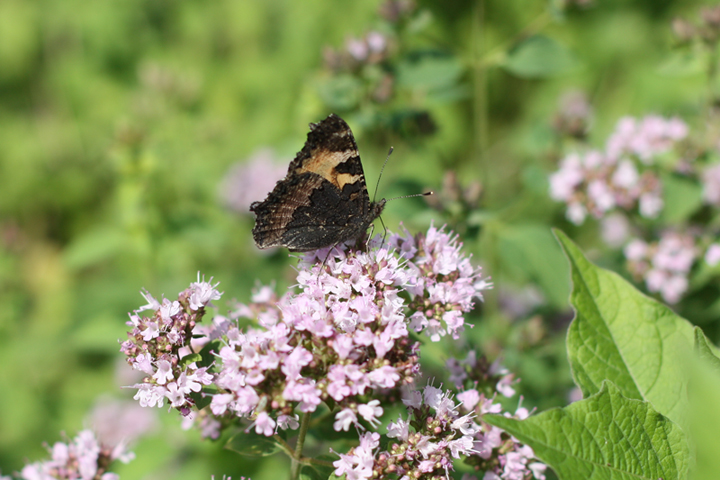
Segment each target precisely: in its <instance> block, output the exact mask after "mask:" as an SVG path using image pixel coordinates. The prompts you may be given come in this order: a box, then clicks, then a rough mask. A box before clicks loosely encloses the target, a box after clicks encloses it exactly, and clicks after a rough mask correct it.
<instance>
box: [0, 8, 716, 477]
mask: <svg viewBox="0 0 720 480" xmlns="http://www.w3.org/2000/svg"><path fill="white" fill-rule="evenodd" d="M388 5H390V6H393V5H394V6H396V7H397V8H398V9H399V10H401V12H400V13H399V14H398V16H396V17H393V16H392V13H393V12H392V11H390V12H389V11H388V10H387V8H388ZM403 5H404V6H403ZM701 5H704V4H703V3H701V2H696V1H689V0H682V1H681V0H675V1H672V0H663V1H659V0H634V1H630V0H623V1H621V0H603V1H597V2H589V1H577V2H569V1H568V2H561V1H560V0H554V1H551V2H547V1H541V0H492V1H490V0H488V1H484V2H483V1H478V2H474V3H473V2H464V1H434V0H429V1H421V2H418V3H417V4H415V5H412V4H410V3H409V2H389V3H388V2H378V1H356V2H326V1H318V0H307V1H304V2H291V1H287V0H269V1H263V2H260V1H230V0H216V1H213V2H198V1H193V0H175V1H169V0H123V1H119V0H108V1H102V2H88V1H77V0H65V1H62V2H60V1H51V0H47V1H41V0H36V1H29V0H3V1H1V2H0V295H1V296H0V298H2V306H3V308H2V309H1V310H0V365H1V366H2V368H0V385H2V387H1V390H0V391H1V392H2V394H1V395H0V412H2V413H1V414H0V468H1V469H2V472H3V473H5V474H7V473H10V472H12V471H15V470H19V469H21V468H22V465H23V464H24V462H25V460H33V461H34V460H38V459H41V458H43V457H45V451H44V447H43V442H50V443H52V442H54V441H57V440H60V439H61V438H62V436H61V432H66V433H67V434H68V435H70V436H73V435H74V434H75V433H76V432H77V431H78V430H79V429H81V428H82V427H83V426H84V425H87V424H88V420H87V415H88V412H89V411H90V410H91V409H92V407H93V406H94V405H95V404H96V402H97V401H98V398H99V397H100V396H101V395H112V396H113V397H117V398H121V397H129V396H131V393H132V392H131V391H130V390H121V389H120V386H121V385H128V384H131V383H132V382H133V381H134V380H132V379H130V380H128V376H127V372H125V371H124V370H127V367H126V366H125V365H124V363H123V359H122V358H121V354H120V353H119V344H118V339H123V338H124V335H125V331H126V329H125V324H124V322H125V321H126V319H127V317H126V314H127V312H128V311H131V310H132V309H134V308H137V307H138V306H139V305H141V304H143V303H145V302H144V301H143V299H142V297H141V296H140V295H139V290H140V289H141V288H143V287H144V288H147V289H148V290H149V291H150V292H152V293H153V294H154V295H156V296H158V297H159V296H160V295H161V294H164V295H166V296H168V297H169V298H172V297H173V296H175V295H177V293H178V292H179V291H180V290H182V289H183V288H185V287H186V286H187V285H188V284H189V283H190V282H191V281H193V280H194V279H195V277H196V274H197V272H198V271H200V272H202V273H203V274H205V275H206V276H208V277H209V276H213V277H214V279H215V280H216V281H220V282H221V284H220V289H221V290H222V291H224V292H225V296H224V297H223V299H222V300H221V301H220V302H218V306H219V307H220V312H221V313H224V312H226V309H227V307H228V301H229V300H231V299H233V298H237V299H238V300H240V301H244V300H247V299H248V298H249V295H250V291H251V289H252V288H253V287H254V286H255V285H256V281H257V280H260V281H262V282H264V283H268V282H271V281H275V282H276V283H277V285H278V287H279V288H280V289H284V288H285V287H286V286H288V285H290V284H292V282H293V276H292V275H293V271H292V270H291V269H290V268H289V267H288V266H289V265H291V264H292V263H293V262H294V260H293V259H292V258H288V256H287V252H286V251H277V252H270V253H261V252H259V251H258V250H257V249H256V248H255V247H254V245H253V242H252V238H251V235H250V230H251V228H252V225H253V219H252V217H251V216H250V215H249V214H247V213H246V212H245V213H242V212H236V211H233V210H232V209H229V208H226V207H224V201H223V198H222V191H221V184H222V182H223V178H224V177H225V175H226V174H227V172H228V171H229V169H230V168H231V166H232V165H233V164H235V163H237V162H243V161H245V160H246V159H248V158H250V157H251V156H252V155H253V152H256V151H257V150H258V149H260V148H264V147H272V148H274V149H275V152H276V155H277V159H278V162H279V163H281V164H286V163H287V162H289V160H291V159H292V157H293V156H294V154H295V152H296V151H298V150H299V149H300V148H301V147H302V144H303V142H304V140H305V136H306V134H307V124H308V123H309V122H316V121H319V120H321V119H322V118H324V117H325V116H326V115H327V114H328V113H331V112H335V113H337V114H339V115H341V116H343V118H345V119H346V120H347V121H348V123H349V124H350V126H351V127H352V128H353V131H354V132H355V136H356V138H357V141H358V144H359V147H360V153H361V155H362V158H363V163H364V165H365V173H366V176H367V178H368V184H369V185H370V186H369V188H370V191H371V194H372V192H374V184H375V180H376V179H377V178H378V173H379V169H380V166H381V164H382V161H383V160H384V158H385V153H386V151H387V148H388V147H389V146H390V145H393V146H394V147H395V153H394V154H393V156H392V157H391V159H390V162H389V164H388V166H387V169H386V170H385V173H384V176H383V179H382V182H381V183H380V187H379V192H378V196H379V197H387V198H389V197H392V196H396V195H401V194H410V193H418V192H421V191H424V190H425V189H433V190H437V191H438V192H439V195H438V196H437V199H436V200H434V202H435V203H434V204H433V205H432V206H431V205H429V204H427V203H425V201H424V200H423V199H417V198H416V199H408V200H398V201H395V202H391V203H390V204H388V206H387V208H386V210H385V213H384V215H383V220H384V222H385V225H387V226H388V228H389V229H391V230H397V229H398V228H399V223H400V222H401V221H402V222H403V223H404V225H405V226H407V227H408V228H409V229H410V230H411V231H413V232H415V231H419V230H421V229H425V228H427V226H428V225H429V224H430V222H431V221H434V223H435V225H442V224H445V223H447V224H448V225H449V226H450V227H451V228H454V229H457V230H458V231H459V232H460V233H461V234H462V235H463V240H464V241H465V244H466V248H467V249H468V250H469V251H470V252H472V253H473V255H474V260H475V261H476V262H477V263H479V264H481V265H483V266H484V268H485V269H486V273H487V274H489V275H492V277H493V281H494V282H495V284H496V287H497V288H496V290H494V291H491V292H489V293H488V295H487V297H486V302H485V303H484V304H483V306H482V308H481V309H478V311H477V312H476V313H477V314H476V315H475V316H474V317H473V318H472V322H473V323H476V324H477V325H476V327H475V328H474V329H472V330H470V331H469V333H468V336H467V339H465V340H464V343H463V342H461V343H462V345H461V347H460V350H463V349H467V348H468V346H469V345H476V346H478V348H479V349H480V351H481V353H487V354H488V355H489V356H490V357H491V358H495V357H496V356H497V355H499V354H502V355H503V357H504V358H505V363H506V364H507V366H508V367H510V368H511V369H512V370H514V371H516V372H517V373H518V375H519V376H520V377H521V378H522V379H523V381H522V382H521V383H520V384H519V386H518V389H519V391H520V392H521V393H522V394H523V395H525V398H526V400H525V403H524V405H525V406H528V407H532V406H538V407H539V408H541V409H544V408H547V407H550V406H555V405H563V404H565V403H566V402H567V401H568V400H567V395H568V393H569V391H570V389H571V387H572V382H571V379H570V374H569V371H568V367H567V362H566V360H565V354H564V346H563V340H564V331H565V327H566V325H567V322H568V321H569V320H570V318H571V313H570V311H569V308H568V305H567V294H568V291H569V280H568V276H569V274H568V268H567V265H566V263H565V260H564V258H563V257H562V255H561V254H560V250H559V248H558V247H557V245H556V244H555V242H554V240H553V238H552V236H551V233H550V227H551V226H559V227H560V228H563V229H565V230H566V231H568V232H569V233H570V234H571V235H573V236H574V237H575V238H577V239H578V240H579V241H580V242H581V244H583V246H584V247H585V248H586V249H589V253H590V256H591V257H593V258H595V259H598V258H601V252H602V249H603V247H602V245H600V244H599V242H598V240H597V227H596V226H593V225H586V226H584V227H583V228H577V227H572V226H570V225H569V224H568V223H567V222H566V221H565V220H564V209H563V206H562V205H560V204H556V203H554V202H552V201H551V200H550V199H549V197H548V194H547V188H548V187H547V174H548V173H549V172H551V171H553V170H554V169H555V168H556V163H557V159H558V151H559V148H560V144H561V143H562V141H563V140H562V139H561V138H560V136H559V135H558V133H557V132H556V129H554V126H553V119H554V118H555V116H556V115H557V111H558V108H559V107H558V105H559V103H558V102H559V101H560V99H561V98H562V97H563V95H566V94H567V93H568V92H573V91H579V92H584V94H586V95H587V98H588V99H589V102H590V104H591V105H592V108H593V112H594V113H593V114H592V117H591V118H592V120H591V130H590V138H591V143H592V142H593V139H596V142H595V143H597V144H600V143H602V141H603V139H604V138H606V136H607V135H608V133H609V132H610V131H612V128H613V127H614V125H615V122H616V121H617V119H618V118H619V117H621V116H623V115H638V116H641V115H644V114H646V113H660V114H681V115H683V116H685V117H688V116H690V117H693V116H694V117H693V118H698V120H697V121H698V122H700V121H701V120H699V118H700V115H699V112H700V111H701V109H702V108H703V105H704V103H705V102H706V101H707V98H708V92H709V87H708V85H707V80H706V76H705V75H704V74H703V71H702V69H701V68H689V67H688V68H686V66H685V67H683V68H680V69H679V70H680V71H681V72H680V73H682V74H678V71H676V70H677V69H675V70H674V69H673V68H669V67H668V62H669V61H670V60H672V58H673V57H672V55H673V45H674V40H673V36H672V29H671V21H672V19H673V18H674V17H675V16H677V15H682V16H685V17H688V18H696V17H697V15H698V11H699V9H700V6H701ZM401 7H402V8H401ZM403 8H405V10H403ZM370 31H375V32H380V33H381V34H382V35H383V36H384V38H386V39H388V42H389V45H390V46H389V47H388V50H387V53H386V55H385V56H384V57H383V58H382V59H381V60H380V61H377V62H374V61H366V62H364V63H363V62H356V63H354V64H351V65H349V66H348V65H345V64H342V58H340V60H341V61H340V64H339V65H338V64H333V61H332V59H333V52H335V54H336V56H337V55H340V54H339V53H338V52H342V51H344V50H343V49H345V48H347V45H349V43H348V42H350V41H351V39H353V38H355V39H361V38H364V37H363V36H364V35H366V34H367V33H368V32H370ZM340 57H342V55H340ZM346 57H347V56H346ZM346 57H345V60H347V58H346ZM383 82H386V83H383ZM384 85H385V86H387V85H389V87H388V88H389V90H381V89H380V87H383V86H384ZM711 87H712V86H711ZM388 91H389V92H391V93H388ZM383 92H384V95H382V93H383ZM689 121H690V123H691V124H692V120H689ZM448 171H452V172H456V174H457V177H458V178H459V179H460V185H461V186H462V187H463V188H466V187H472V186H473V182H476V183H477V185H475V186H474V187H473V188H475V192H480V191H481V195H475V196H474V197H473V198H470V199H467V198H465V199H464V197H462V198H459V199H458V197H457V195H455V196H453V188H451V187H452V185H451V182H449V180H446V181H445V185H446V188H445V189H444V190H443V176H444V175H446V174H447V172H448ZM480 185H481V188H480ZM455 190H457V189H455ZM468 195H469V194H468ZM470 196H472V195H470ZM256 200H262V198H256ZM432 201H433V200H431V202H432ZM376 231H377V229H376ZM602 258H604V257H602ZM606 263H607V264H610V265H612V261H611V260H607V261H606ZM503 291H504V292H506V293H507V296H508V298H510V300H508V301H509V302H511V303H512V302H520V303H522V302H521V301H520V300H518V299H517V298H518V296H520V297H522V295H525V296H526V297H527V295H530V296H531V297H533V295H534V297H533V298H536V297H537V298H538V299H539V300H538V301H536V302H535V303H533V302H530V305H531V308H529V310H528V309H525V311H523V312H521V314H518V315H515V316H513V315H512V314H511V313H508V309H507V308H503V301H501V300H502V299H501V294H502V293H503ZM528 292H529V293H528ZM480 310H482V311H480ZM527 312H530V313H527ZM447 351H448V350H447V345H437V346H433V345H429V346H427V348H426V351H425V354H426V356H425V357H424V361H426V362H427V366H428V369H429V371H430V372H432V371H433V369H435V371H438V372H439V371H440V370H439V368H440V367H441V366H442V364H443V362H444V360H445V359H446V358H447V357H446V352H447ZM157 414H158V416H159V418H160V423H161V425H162V426H161V427H160V428H158V429H156V430H155V431H154V433H152V435H150V436H148V437H146V438H145V439H144V440H142V441H141V443H140V444H138V445H137V446H136V447H135V449H134V450H135V451H136V453H137V459H136V460H135V461H134V462H132V463H131V464H129V465H127V466H123V467H121V468H120V469H119V470H118V471H119V473H120V474H121V476H122V477H123V478H157V479H164V478H176V479H185V478H187V479H189V478H209V475H211V474H214V475H216V476H220V477H222V475H223V474H227V475H232V476H233V477H236V476H237V477H239V475H240V474H244V475H251V476H252V477H253V478H254V479H255V480H262V479H274V478H278V475H279V474H278V473H277V471H278V470H276V469H277V468H278V464H277V461H276V459H274V458H273V459H272V460H270V461H265V462H264V463H259V464H258V463H252V464H251V463H244V461H241V460H238V457H236V456H235V455H234V454H232V453H230V452H227V451H223V450H222V449H221V448H220V444H212V443H210V442H202V441H200V440H199V438H198V437H199V435H198V433H197V432H195V431H189V432H181V431H180V427H179V423H180V419H179V417H178V415H177V414H176V413H175V412H171V413H170V414H167V412H166V410H165V409H160V410H157ZM251 465H256V466H251ZM282 468H283V469H282V470H280V471H282V472H284V471H286V470H285V468H286V467H285V465H284V464H283V465H282ZM284 475H285V474H284V473H283V474H282V476H284Z"/></svg>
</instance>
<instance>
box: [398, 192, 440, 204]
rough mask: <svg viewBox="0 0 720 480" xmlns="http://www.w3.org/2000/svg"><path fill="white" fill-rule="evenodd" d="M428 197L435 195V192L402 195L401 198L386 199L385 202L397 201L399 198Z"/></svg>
mask: <svg viewBox="0 0 720 480" xmlns="http://www.w3.org/2000/svg"><path fill="white" fill-rule="evenodd" d="M429 195H435V192H433V191H432V190H430V191H429V192H425V193H414V194H412V195H403V196H401V197H393V198H388V199H387V201H388V202H389V201H390V200H399V199H401V198H410V197H427V196H429Z"/></svg>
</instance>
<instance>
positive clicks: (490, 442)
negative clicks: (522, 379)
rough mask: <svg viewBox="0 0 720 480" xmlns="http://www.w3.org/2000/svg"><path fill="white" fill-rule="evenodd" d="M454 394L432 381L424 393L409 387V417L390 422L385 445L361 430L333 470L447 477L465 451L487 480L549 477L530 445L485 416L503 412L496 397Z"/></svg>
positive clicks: (359, 477) (522, 414)
mask: <svg viewBox="0 0 720 480" xmlns="http://www.w3.org/2000/svg"><path fill="white" fill-rule="evenodd" d="M513 393H514V392H513ZM452 397H453V394H452V392H451V391H449V390H446V391H443V390H441V389H440V388H436V387H433V386H430V385H428V386H426V387H425V388H424V389H423V391H422V392H421V391H417V390H415V391H411V392H409V393H408V394H407V395H406V398H405V399H404V400H403V403H405V405H406V407H407V408H408V418H407V420H404V419H402V418H399V419H397V420H396V421H395V422H390V424H389V425H388V427H387V431H388V432H387V437H388V438H389V439H391V440H390V441H389V442H390V443H389V444H388V446H387V450H383V451H381V450H380V448H379V445H380V435H379V434H378V433H376V432H366V433H363V434H362V435H361V436H360V444H359V446H357V447H355V448H353V449H351V450H350V451H349V452H348V453H347V454H338V455H339V456H340V459H339V460H337V461H335V462H333V465H334V466H335V475H338V476H340V475H346V478H348V479H356V480H364V479H371V478H395V479H407V478H418V479H435V478H437V479H440V478H449V472H450V471H454V465H453V462H454V460H453V459H458V458H460V457H461V456H463V457H466V458H465V459H464V462H465V463H466V464H468V465H471V466H473V467H475V468H476V469H477V470H479V471H482V472H484V476H483V479H484V480H500V479H505V480H529V479H531V478H535V479H537V480H544V479H545V475H544V472H545V469H546V468H547V466H546V465H545V464H544V463H541V462H539V461H537V460H536V459H535V454H534V452H533V450H532V449H531V448H530V447H528V446H527V445H523V444H521V443H519V442H518V441H517V440H515V439H514V438H512V437H511V436H509V435H508V434H507V433H505V432H503V431H502V430H500V429H499V428H496V427H493V426H491V425H489V424H487V423H485V422H483V421H482V416H483V415H484V414H486V413H493V414H499V413H502V407H501V405H500V404H499V403H494V402H493V398H494V397H493V398H489V399H488V398H486V397H485V396H484V394H480V393H478V391H477V390H475V389H468V390H465V391H464V392H463V393H461V394H459V395H457V399H458V400H459V401H460V402H459V403H456V402H455V401H454V400H453V398H452ZM504 415H506V416H508V417H510V416H512V417H514V418H518V419H524V418H527V417H528V416H529V415H530V412H528V411H527V409H525V408H522V407H520V408H518V409H517V411H516V412H515V414H514V415H511V414H510V413H505V414H504ZM463 478H464V479H468V480H469V479H472V478H475V477H473V476H472V475H465V476H464V477H463Z"/></svg>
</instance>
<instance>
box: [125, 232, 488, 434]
mask: <svg viewBox="0 0 720 480" xmlns="http://www.w3.org/2000/svg"><path fill="white" fill-rule="evenodd" d="M370 246H371V248H370V249H369V251H368V252H360V251H348V252H344V251H342V250H340V249H338V248H334V249H332V250H331V251H329V250H328V249H324V250H320V251H318V252H314V253H311V254H307V255H306V256H305V258H304V260H303V262H301V263H300V265H299V269H298V275H297V281H298V287H299V292H298V293H292V292H288V293H287V294H285V295H284V296H282V297H281V298H278V297H277V296H276V295H275V294H274V292H273V291H272V289H270V288H268V287H263V288H262V289H260V290H259V291H258V292H256V293H255V295H254V296H253V302H252V303H250V304H248V305H241V306H240V307H239V308H238V309H237V311H236V312H234V313H233V315H231V318H232V319H234V320H236V319H238V318H240V317H245V318H250V319H251V320H254V321H255V322H256V323H257V325H258V326H257V327H249V328H246V329H244V330H241V329H240V328H239V327H238V326H237V325H236V324H235V323H234V322H233V321H230V320H227V319H225V318H223V317H216V319H215V320H214V321H213V325H212V326H211V327H202V326H199V325H197V326H196V323H197V322H198V321H199V320H200V318H201V317H202V315H203V314H204V307H205V306H206V305H207V304H208V303H209V302H210V300H215V299H217V298H219V296H220V294H219V293H218V292H217V290H215V288H214V286H213V285H210V284H209V283H205V282H200V281H198V282H196V283H194V284H192V285H191V287H190V288H189V289H187V290H185V291H184V292H182V293H181V294H180V296H179V299H178V300H177V301H174V302H170V301H169V300H167V299H164V300H163V302H162V303H160V302H158V301H156V300H155V299H153V298H152V297H151V296H150V295H149V294H147V293H144V296H145V297H146V299H148V302H149V304H148V305H146V306H145V307H142V308H141V309H140V310H138V311H136V312H134V313H133V314H132V315H131V322H130V323H129V324H130V325H131V326H132V327H133V330H132V332H130V333H129V337H130V338H129V340H127V341H126V342H124V343H123V347H122V351H123V352H124V353H125V354H126V355H128V357H129V358H128V362H129V363H130V364H131V365H132V366H133V368H135V369H138V370H141V371H143V372H145V373H146V374H147V375H148V376H147V377H146V379H145V381H144V382H143V383H141V384H138V385H136V386H135V387H137V388H138V389H139V391H138V394H137V395H136V397H135V398H136V399H138V400H140V404H141V405H143V406H154V405H162V402H163V400H164V399H165V398H167V399H169V401H170V403H171V406H173V407H176V408H178V409H180V411H181V412H182V413H183V414H186V415H187V414H189V413H190V407H192V406H194V405H196V403H195V400H194V398H197V394H198V393H200V391H201V390H206V391H207V390H208V389H204V388H203V387H206V386H209V385H211V384H212V386H213V389H212V391H213V393H212V395H211V402H210V406H209V407H210V408H209V409H210V412H211V414H209V413H208V412H207V411H206V410H202V411H200V412H193V414H194V415H195V419H196V421H199V422H200V424H201V427H202V429H203V432H204V433H205V434H207V435H208V436H211V437H216V436H217V435H218V434H219V430H220V429H221V428H222V426H223V425H227V424H229V423H231V422H232V421H233V419H237V418H248V419H250V420H251V421H252V422H253V426H254V428H255V431H256V432H257V433H258V434H262V435H266V436H271V435H273V434H274V433H275V432H276V430H277V428H282V429H286V428H296V427H297V425H298V422H297V416H296V415H295V409H296V408H297V409H298V410H299V411H300V412H303V413H308V412H313V411H315V410H316V408H317V407H318V405H320V403H321V402H326V403H327V402H331V403H333V404H334V405H335V406H337V409H336V410H337V412H336V415H335V424H334V428H335V430H338V431H339V430H346V431H347V430H349V428H350V426H351V425H354V426H355V427H356V428H365V426H364V425H363V424H362V423H361V421H364V422H365V425H370V426H375V425H377V424H378V423H379V417H380V416H382V414H383V408H382V406H381V401H382V400H385V399H386V398H388V395H391V394H397V391H398V389H399V388H400V387H401V386H403V385H407V384H410V383H412V382H413V380H414V378H415V377H416V376H417V374H418V372H419V365H418V360H419V358H418V343H417V342H416V341H414V340H412V339H411V337H410V334H409V331H408V325H409V326H411V327H412V328H413V330H415V331H416V332H417V333H421V332H423V331H425V332H426V334H427V335H428V336H430V338H431V340H439V339H440V338H441V337H442V336H445V335H448V334H449V335H451V336H453V337H455V338H457V336H458V333H459V332H461V331H462V329H463V328H464V317H463V314H464V313H465V312H468V311H470V310H471V309H472V307H473V301H474V299H475V298H482V297H481V292H482V291H483V290H485V289H488V288H491V286H492V285H491V284H490V283H489V282H488V281H487V279H484V278H483V277H482V276H481V271H480V269H479V268H475V267H473V266H472V265H471V264H470V261H469V258H468V257H466V256H465V255H464V254H463V253H462V252H461V250H460V244H459V243H458V241H457V237H456V236H454V235H453V234H451V233H446V232H444V231H443V230H442V229H437V228H434V227H431V228H430V229H429V230H428V232H427V234H425V235H418V236H417V237H412V236H410V235H409V234H406V235H392V236H391V240H390V242H389V243H387V244H382V241H381V240H380V239H379V238H376V239H375V240H373V241H372V242H371V245H370ZM148 309H149V310H152V311H153V316H152V317H148V318H141V317H139V316H138V315H137V312H139V311H142V310H148ZM408 317H410V318H408ZM193 337H194V338H193ZM191 339H193V343H192V345H191V344H190V340H191ZM208 342H213V343H212V344H211V345H210V346H211V347H212V348H213V349H214V351H215V352H216V353H215V360H214V364H213V365H212V370H208V367H199V366H198V364H197V362H198V361H199V357H200V356H199V355H197V354H196V353H194V352H197V350H198V349H199V348H202V347H203V345H206V344H208ZM203 412H204V413H203Z"/></svg>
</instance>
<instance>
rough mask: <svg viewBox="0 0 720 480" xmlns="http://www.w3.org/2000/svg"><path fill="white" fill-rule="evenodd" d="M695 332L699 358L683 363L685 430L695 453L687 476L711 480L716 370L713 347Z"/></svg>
mask: <svg viewBox="0 0 720 480" xmlns="http://www.w3.org/2000/svg"><path fill="white" fill-rule="evenodd" d="M697 333H698V337H696V339H697V340H698V341H699V342H698V345H697V346H698V347H699V348H698V353H699V355H698V357H699V358H698V359H696V360H693V361H689V362H687V364H686V366H687V372H688V374H689V375H688V376H689V377H690V388H689V389H688V396H689V401H690V409H689V410H690V414H689V417H690V429H689V432H690V436H691V440H692V445H693V453H694V454H695V466H694V468H693V475H692V477H691V478H692V479H693V480H715V479H716V478H718V472H720V455H718V452H719V451H720V437H719V436H718V432H720V409H718V405H720V374H719V372H720V370H718V358H717V356H716V355H715V353H714V352H713V347H708V345H707V344H706V339H705V336H704V335H703V333H702V332H701V331H700V329H697ZM702 344H705V345H702ZM701 359H702V360H701Z"/></svg>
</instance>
